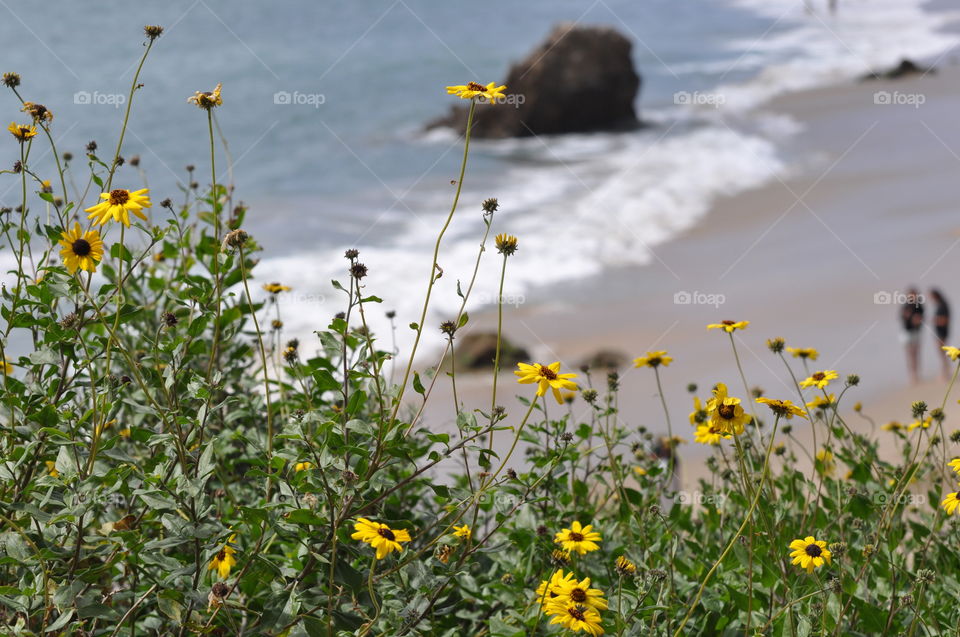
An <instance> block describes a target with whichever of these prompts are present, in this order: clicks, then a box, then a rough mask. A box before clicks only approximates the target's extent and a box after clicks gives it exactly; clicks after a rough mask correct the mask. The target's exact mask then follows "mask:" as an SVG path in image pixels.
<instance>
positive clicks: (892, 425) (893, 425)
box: [880, 420, 903, 431]
mask: <svg viewBox="0 0 960 637" xmlns="http://www.w3.org/2000/svg"><path fill="white" fill-rule="evenodd" d="M880 429H882V430H884V431H900V430H901V429H903V425H902V424H900V423H899V422H897V421H896V420H891V421H890V422H888V423H886V424H883V425H880Z"/></svg>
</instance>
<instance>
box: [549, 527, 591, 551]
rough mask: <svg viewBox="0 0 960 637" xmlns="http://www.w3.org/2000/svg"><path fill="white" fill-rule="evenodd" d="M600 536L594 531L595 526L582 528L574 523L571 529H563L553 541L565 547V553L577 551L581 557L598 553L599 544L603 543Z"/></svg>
mask: <svg viewBox="0 0 960 637" xmlns="http://www.w3.org/2000/svg"><path fill="white" fill-rule="evenodd" d="M601 539H602V538H601V537H600V534H599V533H597V532H596V531H594V530H593V526H591V525H589V524H588V525H586V526H583V527H582V526H580V523H579V522H576V521H574V523H573V524H571V525H570V528H569V529H563V530H562V531H560V532H559V533H557V534H556V536H555V537H554V538H553V541H554V542H556V543H557V544H559V545H560V546H562V547H563V550H564V551H576V552H577V553H579V554H580V555H584V554H585V553H589V552H590V551H596V550H598V549H599V548H600V545H599V544H597V542H599V541H601Z"/></svg>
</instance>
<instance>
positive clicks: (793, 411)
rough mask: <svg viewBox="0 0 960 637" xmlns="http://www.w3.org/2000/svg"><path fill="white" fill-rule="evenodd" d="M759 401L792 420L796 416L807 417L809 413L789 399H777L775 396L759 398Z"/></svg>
mask: <svg viewBox="0 0 960 637" xmlns="http://www.w3.org/2000/svg"><path fill="white" fill-rule="evenodd" d="M757 402H758V403H760V404H762V405H766V406H767V407H769V408H770V409H771V410H772V411H773V413H775V414H776V415H778V416H782V417H784V418H786V419H787V420H790V419H791V418H793V417H794V416H800V417H801V418H806V417H807V415H806V414H805V413H803V410H802V409H800V408H799V407H797V406H796V405H794V404H793V403H792V402H790V401H789V400H776V399H773V398H757Z"/></svg>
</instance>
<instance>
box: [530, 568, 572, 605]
mask: <svg viewBox="0 0 960 637" xmlns="http://www.w3.org/2000/svg"><path fill="white" fill-rule="evenodd" d="M571 580H573V581H576V580H575V579H574V577H573V573H572V572H570V573H567V574H566V575H564V574H563V569H562V568H561V569H557V570H556V571H554V573H553V575H551V576H550V581H545V580H541V581H540V586H538V587H537V603H539V604H540V605H541V606H543V605H546V604H547V603H549V602H550V601H551V600H552V599H553V598H555V597H556V596H557V592H556V591H557V589H558V588H559V586H560V585H561V584H563V583H564V582H569V581H571Z"/></svg>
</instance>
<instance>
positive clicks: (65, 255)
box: [59, 222, 103, 274]
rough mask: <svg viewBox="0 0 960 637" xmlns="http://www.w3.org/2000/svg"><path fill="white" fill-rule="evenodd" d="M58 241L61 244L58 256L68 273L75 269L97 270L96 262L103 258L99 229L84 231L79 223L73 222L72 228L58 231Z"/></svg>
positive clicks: (72, 272)
mask: <svg viewBox="0 0 960 637" xmlns="http://www.w3.org/2000/svg"><path fill="white" fill-rule="evenodd" d="M59 243H60V245H61V246H63V247H62V248H60V257H61V258H62V259H63V265H65V266H66V267H67V271H68V272H70V274H74V273H75V272H76V271H77V269H80V270H86V271H87V272H96V271H97V264H98V263H99V262H100V260H101V259H103V241H101V240H100V232H99V231H97V230H87V231H86V232H84V231H83V230H82V229H81V228H80V224H79V223H77V222H74V223H73V230H64V231H63V232H62V233H60V241H59Z"/></svg>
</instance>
